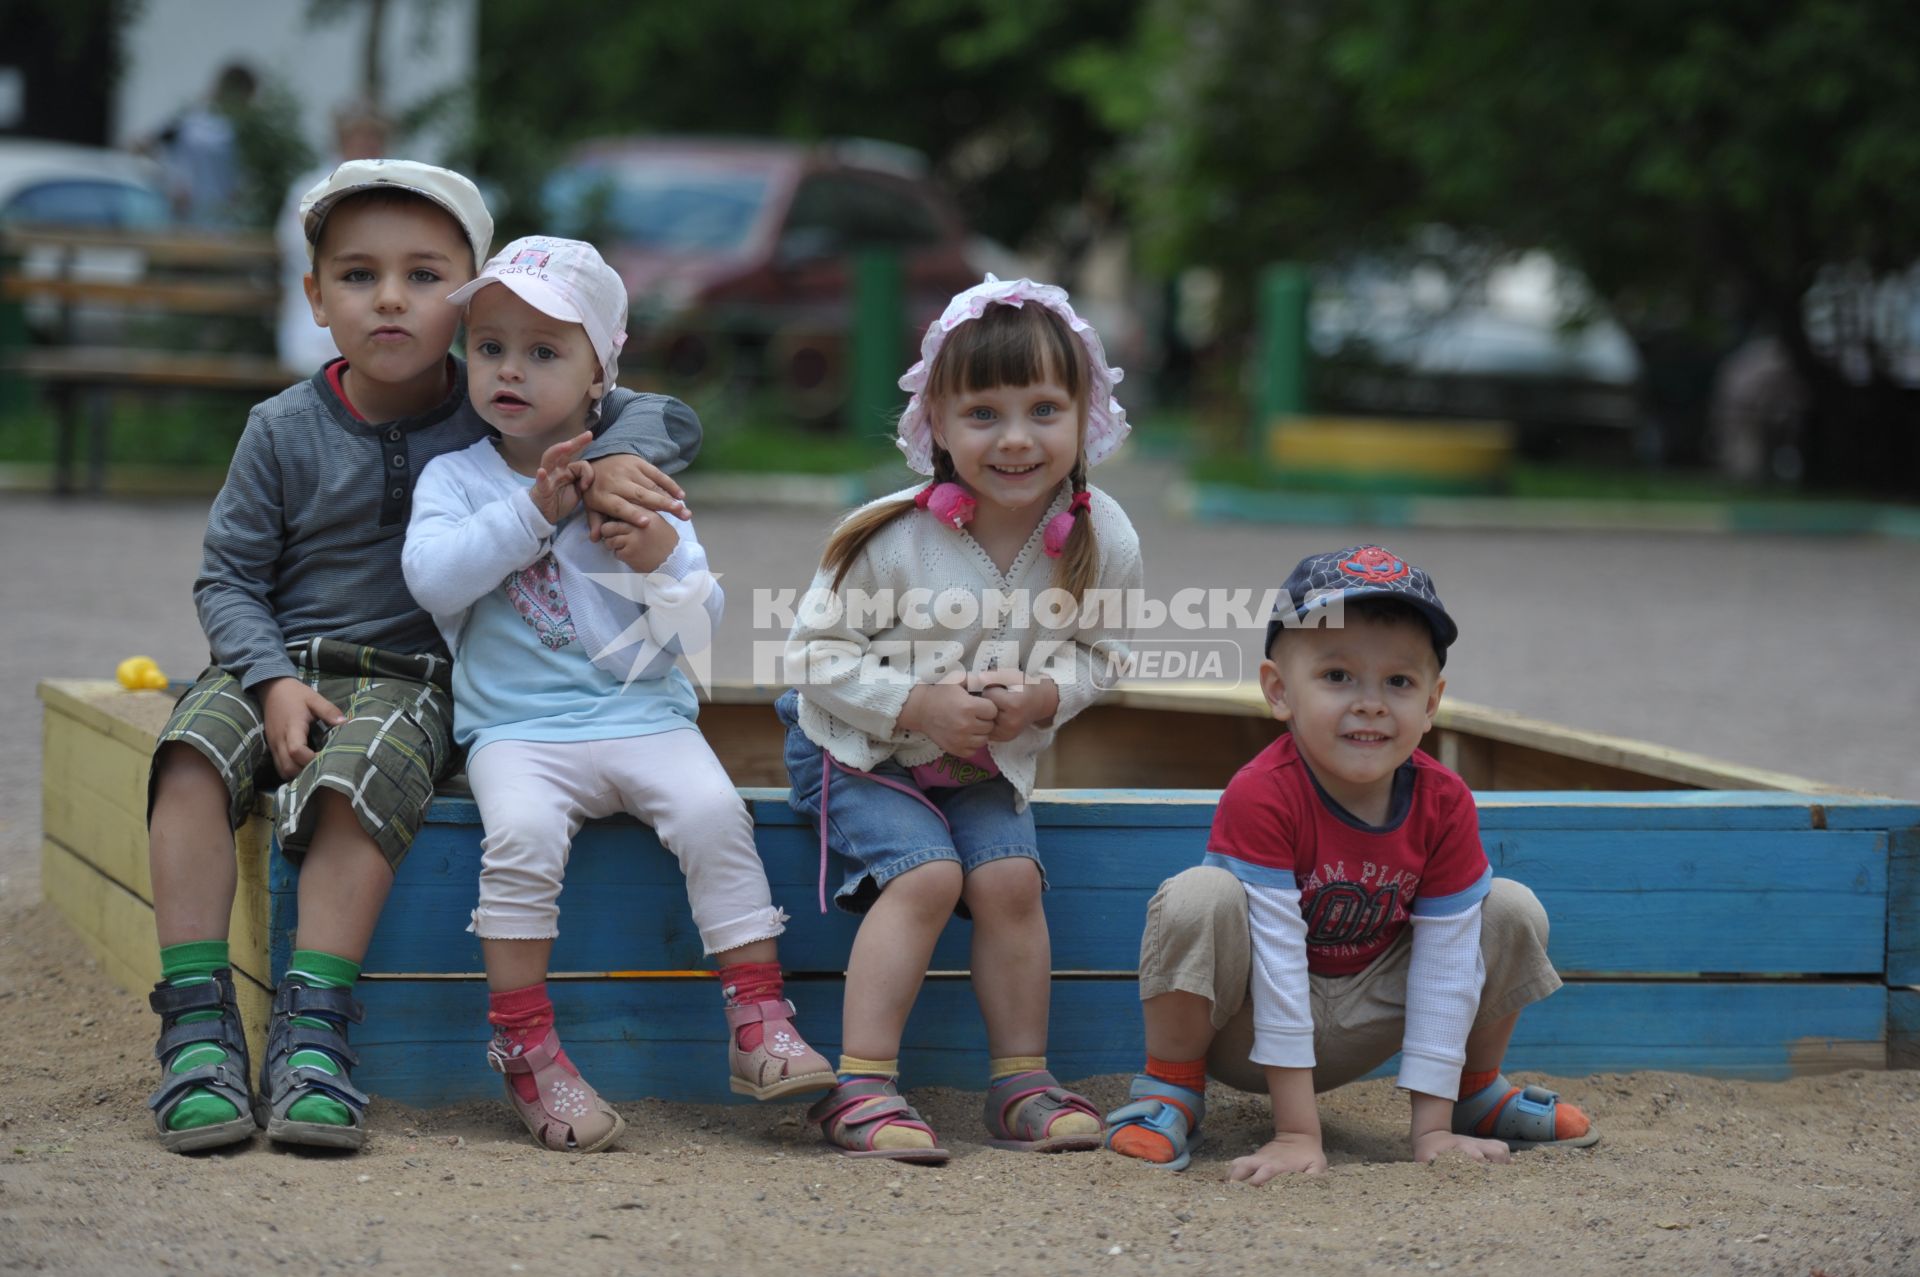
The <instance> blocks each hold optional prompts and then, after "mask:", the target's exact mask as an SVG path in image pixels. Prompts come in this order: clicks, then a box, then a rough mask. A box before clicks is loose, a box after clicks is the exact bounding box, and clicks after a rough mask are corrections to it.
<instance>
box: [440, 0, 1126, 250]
mask: <svg viewBox="0 0 1920 1277" xmlns="http://www.w3.org/2000/svg"><path fill="white" fill-rule="evenodd" d="M1134 7H1135V5H1134V3H1133V0H1118V2H1116V0H894V2H888V0H783V2H781V3H764V2H763V3H735V4H719V5H691V4H687V5H682V4H659V5H623V6H609V5H605V4H600V3H595V2H594V0H483V4H482V8H481V41H480V46H481V55H480V62H481V65H480V68H479V72H478V74H477V76H476V89H477V98H478V107H479V113H480V135H479V137H478V138H477V139H476V142H477V145H476V147H475V148H474V150H475V154H474V158H475V160H476V161H478V162H480V163H482V165H483V168H482V171H483V172H484V173H485V175H486V176H487V177H489V178H490V179H493V180H494V181H496V182H498V183H500V184H501V185H502V186H503V187H504V188H506V189H507V191H508V193H509V194H516V193H517V194H518V195H520V196H521V208H522V209H525V207H526V205H525V199H526V197H527V196H529V195H531V193H532V192H533V191H534V190H535V189H537V179H538V175H539V174H540V173H541V172H543V171H544V170H545V169H546V168H548V167H550V166H551V165H553V164H554V163H556V162H558V161H559V160H560V158H561V157H562V156H563V154H564V153H565V150H566V148H567V145H568V144H569V143H571V142H576V141H579V140H582V139H585V138H589V137H598V136H609V135H625V134H637V133H680V132H689V133H733V134H747V135H756V136H776V137H786V138H796V139H802V140H813V139H820V138H831V137H869V138H879V139H882V140H885V141H889V142H897V143H901V144H904V145H907V146H912V147H915V148H918V149H919V150H921V151H924V152H925V153H927V154H928V155H929V156H930V157H932V159H933V161H934V163H935V165H936V167H937V169H938V171H940V172H941V173H942V174H943V175H944V176H945V177H946V178H948V179H949V182H950V184H951V185H952V186H953V187H954V188H955V191H956V194H957V195H958V196H959V198H960V200H961V202H962V205H963V210H964V211H965V213H966V214H967V216H968V218H969V220H970V221H971V222H972V224H973V225H974V226H975V227H977V228H978V229H980V230H982V231H984V232H985V233H987V234H990V235H994V236H997V237H999V238H1002V239H1006V240H1009V241H1013V240H1018V239H1021V238H1023V237H1024V236H1026V235H1027V234H1028V233H1029V232H1030V231H1032V230H1034V229H1036V228H1037V227H1041V226H1043V225H1044V224H1045V221H1046V219H1047V217H1048V216H1049V215H1050V214H1051V213H1053V212H1054V211H1056V210H1058V209H1060V208H1062V207H1063V206H1070V205H1071V204H1072V203H1073V202H1074V201H1075V200H1077V199H1078V197H1079V195H1080V194H1081V192H1082V191H1083V190H1084V189H1085V187H1086V180H1087V177H1088V174H1089V173H1090V172H1091V171H1092V170H1093V168H1094V166H1095V165H1096V163H1097V162H1098V161H1099V159H1100V157H1102V156H1103V155H1104V154H1105V153H1106V152H1107V151H1108V150H1109V149H1110V148H1111V146H1112V143H1113V134H1112V132H1111V131H1110V129H1109V128H1108V127H1107V126H1106V125H1104V124H1103V123H1101V122H1100V121H1099V120H1096V119H1095V117H1094V114H1093V112H1092V110H1091V108H1090V107H1089V106H1088V104H1087V103H1086V101H1085V98H1084V94H1083V91H1082V85H1081V83H1080V82H1079V80H1078V78H1077V76H1076V74H1075V68H1076V67H1077V66H1078V63H1077V62H1076V58H1078V57H1080V56H1082V55H1084V54H1086V53H1087V52H1088V51H1090V50H1099V49H1104V48H1108V47H1113V48H1118V47H1119V46H1121V45H1122V44H1123V43H1124V42H1125V40H1126V38H1127V36H1128V32H1129V29H1130V26H1131V21H1132V14H1133V12H1134ZM582 33H590V36H589V37H587V38H583V34H582ZM513 229H516V228H514V227H511V226H510V227H508V228H506V230H508V231H509V232H510V231H512V230H513Z"/></svg>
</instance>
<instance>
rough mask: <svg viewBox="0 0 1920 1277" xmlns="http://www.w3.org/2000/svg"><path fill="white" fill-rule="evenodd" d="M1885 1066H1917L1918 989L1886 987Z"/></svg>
mask: <svg viewBox="0 0 1920 1277" xmlns="http://www.w3.org/2000/svg"><path fill="white" fill-rule="evenodd" d="M1887 1067H1888V1068H1890V1069H1920V989H1910V988H1909V989H1888V990H1887Z"/></svg>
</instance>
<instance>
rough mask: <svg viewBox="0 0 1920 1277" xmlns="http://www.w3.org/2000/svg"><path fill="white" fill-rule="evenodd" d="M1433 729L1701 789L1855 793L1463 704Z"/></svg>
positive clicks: (1447, 708)
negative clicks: (1524, 747)
mask: <svg viewBox="0 0 1920 1277" xmlns="http://www.w3.org/2000/svg"><path fill="white" fill-rule="evenodd" d="M1434 722H1435V725H1436V726H1438V727H1442V728H1446V729H1449V730H1452V731H1458V732H1466V733H1468V734H1470V735H1473V736H1476V737H1479V738H1481V739H1484V740H1493V741H1502V742H1505V743H1508V744H1513V745H1524V746H1527V747H1529V748H1532V749H1536V750H1540V751H1542V752H1543V753H1547V754H1554V755H1560V756H1563V757H1566V758H1569V759H1574V760H1578V761H1582V762H1589V763H1596V764H1599V765H1601V766H1603V767H1609V768H1619V769H1623V770H1626V771H1630V772H1634V773H1637V774H1639V775H1643V776H1650V777H1654V778H1656V779H1659V780H1663V781H1667V782H1670V783H1673V784H1679V785H1690V786H1695V787H1698V788H1701V789H1786V790H1794V791H1796V792H1800V793H1830V792H1831V793H1846V792H1853V791H1848V790H1844V789H1841V788H1840V787H1838V786H1834V785H1829V784H1827V783H1825V782H1823V781H1816V780H1809V779H1807V778H1806V777H1804V776H1794V775H1790V774H1788V773H1786V772H1776V771H1768V770H1766V769H1763V768H1757V767H1741V766H1738V765H1736V764H1732V763H1725V762H1721V761H1720V760H1718V759H1714V758H1708V757H1706V756H1705V755H1703V754H1695V753H1692V752H1690V751H1687V750H1681V749H1668V748H1667V747H1665V746H1662V745H1653V744H1649V743H1648V742H1646V741H1638V740H1630V739H1628V738H1626V737H1624V736H1609V735H1607V734H1605V733H1603V732H1587V731H1580V730H1578V729H1576V728H1571V727H1562V726H1560V725H1559V724H1557V723H1549V722H1545V721H1542V720H1540V719H1537V718H1528V717H1526V716H1525V715H1522V714H1511V713H1508V712H1506V711H1505V710H1496V709H1489V708H1487V707H1486V706H1483V705H1475V704H1472V703H1470V702H1465V701H1443V702H1442V703H1441V705H1440V710H1439V712H1438V713H1437V714H1436V715H1435V716H1434Z"/></svg>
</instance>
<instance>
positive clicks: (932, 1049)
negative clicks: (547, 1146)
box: [354, 980, 1886, 1105]
mask: <svg viewBox="0 0 1920 1277" xmlns="http://www.w3.org/2000/svg"><path fill="white" fill-rule="evenodd" d="M550 988H551V990H552V992H553V999H554V1005H555V1009H556V1012H557V1014H558V1023H559V1026H560V1032H561V1034H562V1036H563V1037H564V1038H565V1040H566V1043H567V1052H568V1054H569V1055H570V1056H572V1057H573V1058H574V1059H575V1060H576V1061H578V1062H579V1064H580V1067H581V1069H582V1070H583V1071H584V1072H585V1073H586V1074H587V1076H589V1077H590V1078H592V1079H593V1083H594V1086H595V1087H596V1088H598V1089H599V1090H600V1092H601V1093H602V1094H603V1095H605V1096H607V1097H608V1098H609V1099H612V1100H616V1101H630V1100H634V1099H638V1098H640V1097H643V1096H653V1097H656V1098H660V1099H669V1100H690V1101H698V1102H703V1103H728V1102H744V1101H736V1100H735V1097H733V1096H731V1095H730V1094H729V1093H728V1092H727V1090H726V1075H725V1069H724V1064H723V1061H724V1059H725V1055H724V1046H723V1044H724V1041H725V1038H724V1033H725V1030H724V1028H723V1026H722V1022H721V1018H720V1013H719V1006H718V998H717V996H716V992H715V989H714V987H713V984H712V982H711V981H698V980H694V981H646V982H638V981H556V982H554V983H553V984H552V985H551V986H550ZM842 989H843V986H842V985H841V984H840V983H839V982H838V981H830V980H820V981H795V982H794V983H793V984H792V985H791V986H790V987H789V992H790V993H791V994H792V996H793V999H794V1002H795V1004H796V1005H797V1006H798V1007H799V1008H800V1020H799V1023H800V1026H801V1028H802V1030H803V1031H804V1032H805V1033H806V1034H807V1035H808V1038H809V1040H810V1041H811V1042H812V1043H813V1044H814V1046H815V1047H817V1048H819V1049H820V1050H822V1051H825V1052H827V1053H828V1055H829V1057H831V1056H832V1054H833V1053H834V1052H835V1051H837V1050H838V1049H839V1042H838V1038H839V1029H840V1010H841V1006H840V1004H841V995H842ZM357 992H358V996H359V997H360V999H361V1001H362V1002H363V1003H365V1005H366V1007H367V1020H366V1023H365V1024H364V1025H361V1026H359V1027H358V1028H356V1029H355V1031H354V1045H355V1048H356V1049H357V1050H358V1051H359V1052H360V1056H361V1060H362V1064H361V1067H360V1068H359V1069H358V1070H357V1071H356V1073H355V1081H356V1082H358V1083H359V1084H360V1085H361V1086H363V1087H365V1088H367V1089H368V1090H370V1091H373V1092H375V1093H377V1094H379V1095H382V1096H385V1097H387V1098H389V1099H394V1100H399V1101H401V1102H404V1103H408V1104H418V1105H437V1104H449V1103H455V1102H461V1101H467V1100H491V1099H498V1098H499V1094H500V1089H499V1088H500V1080H499V1078H498V1076H497V1075H495V1074H493V1073H490V1072H489V1071H488V1070H487V1067H486V1060H485V1042H486V1036H487V1025H486V987H485V985H484V984H483V983H481V982H479V981H409V980H364V981H362V982H361V984H360V985H359V988H358V991H357ZM1885 997H1886V995H1885V992H1884V991H1883V990H1882V989H1881V988H1880V987H1878V986H1875V985H1869V984H1846V985H1839V984H1824V985H1793V984H1789V985H1781V984H1711V985H1672V984H1667V985H1660V984H1652V985H1641V984H1569V985H1567V986H1566V987H1565V988H1564V989H1562V990H1561V991H1560V992H1559V993H1557V994H1555V995H1554V996H1553V997H1552V998H1549V999H1548V1000H1547V1001H1546V1002H1544V1003H1542V1004H1540V1005H1538V1006H1536V1007H1533V1008H1530V1009H1529V1010H1528V1011H1527V1013H1526V1014H1524V1015H1522V1016H1521V1018H1520V1026H1519V1029H1518V1031H1517V1032H1516V1033H1515V1035H1514V1043H1513V1048H1512V1050H1511V1051H1510V1052H1509V1054H1508V1061H1509V1064H1510V1066H1511V1067H1513V1068H1516V1069H1525V1070H1530V1071H1537V1072H1546V1073H1554V1074H1559V1075H1561V1076H1569V1077H1579V1076H1582V1075H1584V1074H1587V1073H1592V1072H1601V1071H1605V1072H1627V1071H1631V1070H1636V1069H1674V1070H1680V1071H1686V1072H1697V1073H1709V1074H1713V1075H1716V1076H1722V1077H1735V1078H1747V1079H1756V1080H1757V1079H1780V1078H1786V1077H1790V1076H1794V1075H1796V1074H1801V1073H1809V1072H1821V1071H1829V1070H1837V1069H1847V1068H1859V1067H1877V1064H1878V1061H1879V1060H1880V1059H1881V1058H1884V1055H1885V1052H1886V1043H1885V1038H1884V1034H1883V1017H1884V1014H1885ZM906 1040H907V1042H908V1044H909V1045H908V1046H907V1047H906V1048H905V1049H904V1050H903V1052H902V1055H901V1064H902V1069H903V1078H904V1080H905V1082H906V1084H907V1086H908V1087H910V1088H911V1087H918V1086H956V1087H963V1088H967V1089H972V1090H979V1089H980V1088H981V1087H982V1086H983V1085H984V1079H983V1074H984V1070H985V1064H986V1041H985V1033H984V1031H983V1030H982V1028H981V1026H980V1017H979V1012H978V1010H977V1007H976V1005H975V1003H974V1000H973V995H972V990H971V988H970V987H969V986H968V985H967V984H966V982H965V981H958V980H936V981H930V982H929V983H928V984H927V986H926V988H925V990H924V991H923V992H922V994H921V997H920V1001H919V1003H918V1005H917V1006H916V1007H915V1008H914V1013H913V1016H912V1017H911V1018H910V1019H909V1021H908V1026H907V1033H906ZM1047 1054H1048V1060H1049V1062H1050V1063H1051V1064H1052V1066H1053V1068H1054V1071H1055V1072H1056V1073H1058V1074H1059V1075H1060V1076H1061V1077H1062V1078H1064V1079H1068V1080H1072V1079H1078V1078H1083V1077H1087V1076H1091V1075H1094V1074H1108V1073H1130V1072H1132V1071H1134V1070H1135V1069H1137V1068H1139V1067H1140V1059H1141V1029H1140V1011H1139V1002H1138V991H1137V988H1136V986H1135V985H1134V984H1133V982H1132V981H1129V980H1074V981H1056V982H1055V984H1054V987H1053V1014H1052V1024H1051V1033H1050V1041H1049V1049H1048V1053H1047Z"/></svg>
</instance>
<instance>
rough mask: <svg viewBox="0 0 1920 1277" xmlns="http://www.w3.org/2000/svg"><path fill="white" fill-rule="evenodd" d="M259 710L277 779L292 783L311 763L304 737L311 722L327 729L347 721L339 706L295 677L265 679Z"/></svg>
mask: <svg viewBox="0 0 1920 1277" xmlns="http://www.w3.org/2000/svg"><path fill="white" fill-rule="evenodd" d="M260 708H261V712H262V713H263V714H264V715H265V717H266V720H267V748H268V749H270V750H272V751H273V766H274V769H275V770H276V771H278V772H279V773H280V779H281V780H292V779H293V778H294V777H295V776H298V775H299V774H300V769H301V768H302V767H305V766H306V765H307V764H308V763H310V762H312V761H313V750H312V749H310V748H308V746H307V735H308V733H309V732H311V731H312V730H313V723H314V720H315V719H318V720H319V721H320V722H322V723H325V724H326V725H327V726H328V727H338V726H340V724H342V723H344V722H346V721H347V716H346V715H345V714H342V713H341V712H340V707H339V706H337V705H335V704H334V703H333V702H332V701H330V700H328V699H327V698H326V697H324V696H322V695H320V693H318V692H316V691H314V690H313V689H312V688H311V687H308V686H307V685H306V684H305V683H302V682H301V681H300V680H299V679H297V678H276V679H270V680H268V682H267V684H266V686H265V688H264V689H263V691H262V693H261V696H260Z"/></svg>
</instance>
